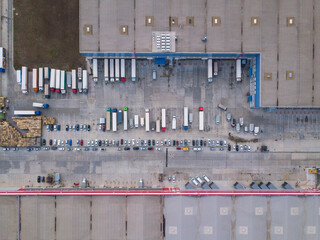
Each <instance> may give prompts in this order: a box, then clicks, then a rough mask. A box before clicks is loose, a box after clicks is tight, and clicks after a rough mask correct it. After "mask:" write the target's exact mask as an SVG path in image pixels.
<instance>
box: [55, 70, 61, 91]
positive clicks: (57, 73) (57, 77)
mask: <svg viewBox="0 0 320 240" xmlns="http://www.w3.org/2000/svg"><path fill="white" fill-rule="evenodd" d="M60 87H61V70H59V69H56V92H57V93H61V89H60Z"/></svg>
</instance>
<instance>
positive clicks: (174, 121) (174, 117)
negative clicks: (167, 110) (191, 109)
mask: <svg viewBox="0 0 320 240" xmlns="http://www.w3.org/2000/svg"><path fill="white" fill-rule="evenodd" d="M176 129H177V118H176V116H173V117H172V130H176Z"/></svg>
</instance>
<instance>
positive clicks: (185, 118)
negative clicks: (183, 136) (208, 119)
mask: <svg viewBox="0 0 320 240" xmlns="http://www.w3.org/2000/svg"><path fill="white" fill-rule="evenodd" d="M188 126H189V123H188V107H184V108H183V129H184V130H188Z"/></svg>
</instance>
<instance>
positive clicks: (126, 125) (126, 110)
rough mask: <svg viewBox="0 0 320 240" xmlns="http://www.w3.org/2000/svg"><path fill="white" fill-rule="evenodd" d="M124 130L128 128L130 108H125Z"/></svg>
mask: <svg viewBox="0 0 320 240" xmlns="http://www.w3.org/2000/svg"><path fill="white" fill-rule="evenodd" d="M123 130H124V131H127V130H128V108H127V107H125V108H123Z"/></svg>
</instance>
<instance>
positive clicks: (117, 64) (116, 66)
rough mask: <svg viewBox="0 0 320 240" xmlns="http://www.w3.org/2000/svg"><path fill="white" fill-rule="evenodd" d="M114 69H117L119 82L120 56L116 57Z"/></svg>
mask: <svg viewBox="0 0 320 240" xmlns="http://www.w3.org/2000/svg"><path fill="white" fill-rule="evenodd" d="M114 71H115V78H116V81H117V82H118V81H119V79H120V60H119V58H116V59H115V62H114Z"/></svg>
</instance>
